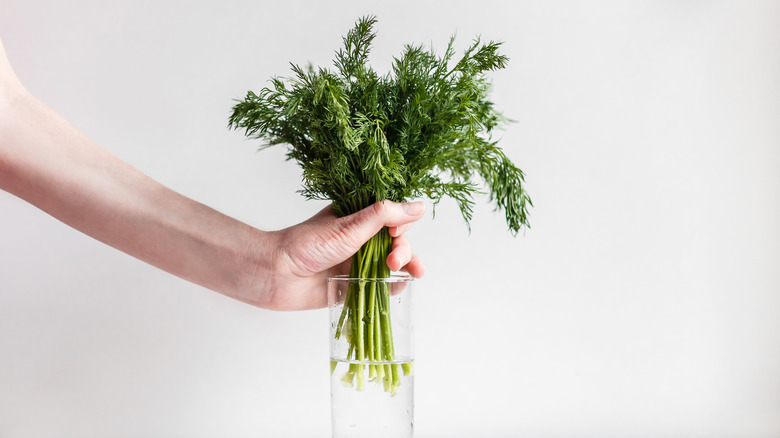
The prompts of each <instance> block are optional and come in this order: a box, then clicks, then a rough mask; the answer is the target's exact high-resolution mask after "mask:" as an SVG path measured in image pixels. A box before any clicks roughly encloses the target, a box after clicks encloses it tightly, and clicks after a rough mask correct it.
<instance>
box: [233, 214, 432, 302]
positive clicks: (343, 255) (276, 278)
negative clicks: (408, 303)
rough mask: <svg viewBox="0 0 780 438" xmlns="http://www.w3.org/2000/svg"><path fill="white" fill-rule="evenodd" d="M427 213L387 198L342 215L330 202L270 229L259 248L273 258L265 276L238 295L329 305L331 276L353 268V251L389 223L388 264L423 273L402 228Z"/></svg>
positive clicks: (244, 298)
mask: <svg viewBox="0 0 780 438" xmlns="http://www.w3.org/2000/svg"><path fill="white" fill-rule="evenodd" d="M424 212H425V205H424V204H423V203H422V202H413V203H406V204H399V203H394V202H390V201H385V202H382V203H376V204H374V205H372V206H370V207H368V208H365V209H363V210H361V211H359V212H357V213H355V214H352V215H350V216H346V217H343V218H338V217H336V215H335V214H334V213H333V210H332V209H331V208H330V207H327V208H325V209H323V210H322V211H320V212H319V213H318V214H316V215H315V216H314V217H312V218H311V219H309V220H307V221H305V222H303V223H301V224H298V225H295V226H293V227H290V228H286V229H284V230H281V231H276V232H271V233H267V234H266V235H265V236H264V237H263V238H262V239H261V241H260V242H259V245H260V248H258V250H257V252H256V253H257V254H258V255H260V256H261V257H270V258H271V259H272V260H274V262H273V263H272V266H271V267H270V269H268V270H264V269H258V276H263V277H264V278H256V279H255V281H254V284H253V285H252V286H251V287H250V288H249V290H248V291H247V293H246V294H242V295H243V296H240V297H237V298H238V299H240V300H242V301H246V302H249V303H250V304H254V305H257V306H260V307H265V308H269V309H273V310H303V309H314V308H320V307H325V306H326V305H327V278H328V277H332V276H334V275H339V274H346V273H348V272H349V266H350V262H351V257H352V255H353V254H354V253H356V252H357V251H358V249H360V247H361V246H362V245H363V244H364V243H365V242H366V241H368V239H369V238H371V236H373V235H374V234H376V233H377V232H378V231H379V230H381V229H382V227H385V226H386V227H389V231H390V235H391V236H393V247H392V251H391V252H390V255H389V256H388V257H387V266H388V267H389V268H390V269H391V270H392V271H405V272H408V273H409V274H411V275H412V276H414V277H418V278H419V277H422V276H423V274H425V266H424V265H423V263H422V261H421V260H420V258H419V257H417V256H415V255H413V254H412V252H411V247H410V246H409V242H408V240H407V239H406V237H405V236H404V235H403V233H404V231H406V230H407V229H408V228H409V227H410V226H411V223H412V222H414V221H416V220H418V219H420V218H421V217H422V216H423V214H424ZM263 271H265V272H263Z"/></svg>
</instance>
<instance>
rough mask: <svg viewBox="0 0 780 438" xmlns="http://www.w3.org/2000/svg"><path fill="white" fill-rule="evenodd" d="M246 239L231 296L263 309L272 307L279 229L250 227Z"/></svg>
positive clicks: (277, 267)
mask: <svg viewBox="0 0 780 438" xmlns="http://www.w3.org/2000/svg"><path fill="white" fill-rule="evenodd" d="M252 230H253V232H252V233H251V234H250V236H249V237H248V240H247V242H246V243H247V244H246V249H245V254H244V255H243V257H242V258H243V261H242V268H241V269H240V271H239V276H240V279H239V281H238V282H237V283H238V284H237V289H236V291H235V294H234V296H233V298H235V299H237V300H239V301H242V302H245V303H248V304H252V305H254V306H257V307H261V308H264V309H270V308H273V301H274V290H275V289H276V286H275V284H276V282H277V277H278V272H279V271H280V266H281V263H280V259H281V257H280V251H279V248H280V247H279V240H280V236H279V232H278V231H270V232H269V231H261V230H258V229H252Z"/></svg>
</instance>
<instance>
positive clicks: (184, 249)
mask: <svg viewBox="0 0 780 438" xmlns="http://www.w3.org/2000/svg"><path fill="white" fill-rule="evenodd" d="M0 189H2V190H5V191H7V192H9V193H12V194H14V195H16V196H18V197H20V198H22V199H24V200H25V201H27V202H29V203H31V204H33V205H35V206H36V207H38V208H40V209H41V210H43V211H45V212H46V213H48V214H50V215H52V216H53V217H55V218H57V219H59V220H60V221H62V222H64V223H65V224H67V225H69V226H71V227H73V228H75V229H77V230H79V231H81V232H83V233H85V234H87V235H89V236H92V237H93V238H95V239H97V240H100V241H101V242H104V243H106V244H108V245H110V246H112V247H114V248H116V249H118V250H120V251H123V252H125V253H127V254H129V255H131V256H133V257H136V258H138V259H140V260H143V261H145V262H147V263H149V264H151V265H153V266H156V267H158V268H160V269H163V270H165V271H167V272H169V273H171V274H173V275H176V276H178V277H181V278H183V279H185V280H188V281H191V282H193V283H196V284H199V285H201V286H204V287H206V288H209V289H211V290H214V291H216V292H219V293H221V294H224V295H226V296H228V297H231V298H234V299H237V300H240V301H243V302H245V303H249V304H252V305H255V306H258V307H262V308H266V309H272V310H303V309H313V308H320V307H324V306H325V305H326V300H327V298H326V279H327V278H328V277H329V276H333V275H336V274H343V273H347V272H348V270H349V259H350V257H351V256H352V254H354V253H355V252H357V250H358V249H359V248H360V246H361V245H362V244H363V243H365V242H366V241H367V240H368V239H369V238H370V237H371V236H373V235H374V234H376V233H377V232H378V231H379V230H380V229H381V228H382V227H389V230H390V234H391V235H392V236H393V237H394V240H393V250H392V252H391V253H390V255H389V256H388V258H387V264H388V266H389V267H390V269H391V270H393V271H405V272H408V273H409V274H411V275H412V276H414V277H422V276H423V274H424V273H425V267H424V265H423V263H422V261H421V260H420V259H419V258H418V257H417V256H415V255H413V254H412V252H411V248H410V245H409V242H408V240H407V239H406V237H405V236H404V234H403V233H404V231H406V230H407V229H408V228H409V226H410V225H411V223H412V222H414V221H416V220H418V219H420V218H421V217H422V216H423V214H424V210H425V207H424V205H423V204H422V203H420V202H413V203H405V204H401V203H393V202H389V201H385V202H383V203H377V204H374V205H373V206H371V207H368V208H366V209H364V210H362V211H359V212H357V213H355V214H353V215H350V216H346V217H343V218H338V217H336V216H335V214H334V213H333V211H332V210H331V208H330V207H327V208H325V209H323V210H322V211H320V212H319V213H318V214H316V215H315V216H314V217H312V218H311V219H309V220H307V221H305V222H303V223H300V224H298V225H294V226H292V227H289V228H286V229H283V230H279V231H262V230H258V229H256V228H253V227H251V226H249V225H247V224H245V223H243V222H240V221H237V220H235V219H233V218H230V217H228V216H226V215H224V214H222V213H220V212H218V211H216V210H214V209H212V208H210V207H208V206H206V205H203V204H201V203H199V202H196V201H194V200H192V199H190V198H187V197H185V196H183V195H181V194H179V193H176V192H174V191H173V190H170V189H168V188H167V187H164V186H163V185H161V184H159V183H158V182H156V181H154V180H153V179H151V178H149V177H148V176H146V175H144V174H143V173H142V172H141V171H139V170H138V169H135V168H134V167H132V166H130V165H129V164H127V163H125V162H123V161H121V160H120V159H118V158H117V157H115V156H114V155H112V154H110V153H109V152H107V151H106V150H105V149H102V148H101V147H99V146H98V145H97V144H95V143H94V142H92V141H91V140H90V139H89V138H87V137H86V136H85V135H84V134H82V133H80V132H79V131H78V130H76V129H75V128H74V127H73V126H72V125H70V124H69V123H68V122H67V121H66V120H65V119H63V118H62V117H60V116H59V115H58V114H57V113H55V112H54V111H53V110H52V109H51V108H49V107H48V106H46V105H45V104H44V103H42V102H41V101H39V100H38V99H36V98H35V97H33V96H32V95H30V93H28V92H27V90H26V89H25V88H24V86H23V85H22V83H21V82H20V81H19V79H18V78H17V76H16V74H14V72H13V69H12V68H11V65H10V63H9V62H8V58H7V57H6V54H5V49H4V48H3V45H2V42H1V41H0Z"/></svg>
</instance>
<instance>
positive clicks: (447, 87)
mask: <svg viewBox="0 0 780 438" xmlns="http://www.w3.org/2000/svg"><path fill="white" fill-rule="evenodd" d="M375 24H376V19H375V18H374V17H364V18H361V19H360V20H358V22H357V23H356V24H355V27H354V28H353V29H352V30H350V31H349V32H348V33H347V36H346V37H344V38H343V42H344V47H343V48H342V49H340V50H338V51H337V52H336V59H335V62H334V64H335V68H336V70H335V71H331V70H328V69H325V68H319V69H314V68H312V67H309V68H308V69H306V70H304V69H303V68H301V67H300V66H298V65H295V64H292V71H293V73H294V75H293V76H292V77H290V78H281V77H276V78H273V79H271V81H270V85H269V86H268V87H266V88H263V89H262V90H260V92H258V93H254V92H252V91H249V92H248V93H247V95H246V98H245V99H244V100H242V101H238V103H237V104H236V105H235V106H234V107H233V113H232V115H231V117H230V123H229V126H230V127H231V128H233V129H243V130H244V132H245V134H246V135H247V136H249V137H252V138H258V139H263V140H265V141H267V145H268V146H271V145H276V144H288V145H289V146H290V148H289V151H288V156H289V158H291V159H294V160H296V161H298V163H299V164H300V165H301V167H302V168H303V179H304V181H303V185H304V189H303V191H302V193H303V194H304V195H305V196H307V197H308V198H312V199H327V200H332V201H333V207H334V209H335V210H336V212H337V213H338V214H340V215H347V214H351V213H354V212H356V211H358V210H360V209H362V208H364V207H367V206H368V205H370V204H372V203H373V202H375V201H382V200H385V199H389V200H392V201H397V202H402V201H405V200H409V199H414V198H419V197H428V198H430V199H432V200H433V201H434V203H438V201H439V200H441V199H442V198H443V197H445V196H447V197H450V198H452V199H454V200H455V201H456V202H457V204H458V206H459V208H460V211H461V213H462V215H463V217H464V219H465V220H466V222H467V223H468V222H469V220H470V219H471V217H472V213H473V205H474V201H473V197H474V195H475V194H476V193H478V192H480V185H479V184H478V182H479V179H481V181H482V182H483V183H484V186H485V187H486V188H487V191H488V193H489V195H490V199H491V201H493V202H494V204H495V206H496V208H498V209H501V210H503V211H504V212H505V214H506V220H507V224H508V226H509V229H510V230H511V231H512V232H513V233H517V232H518V231H519V230H520V229H521V227H522V226H528V207H529V206H531V205H532V204H531V200H530V198H529V197H528V195H527V193H526V191H525V189H524V187H523V182H524V180H523V172H522V171H521V170H520V169H518V168H517V167H516V166H515V165H514V164H513V163H512V162H511V161H510V160H509V159H508V158H507V156H506V155H505V154H504V152H503V151H502V150H501V149H500V148H499V147H498V146H497V142H496V141H493V140H491V133H492V132H493V130H494V129H495V128H496V127H497V126H498V125H499V123H500V122H502V121H504V120H505V119H504V118H503V117H502V116H501V114H500V113H498V112H497V111H496V110H495V109H494V108H493V103H492V102H491V101H490V100H488V94H489V89H490V84H489V82H488V80H487V77H486V73H487V72H490V71H493V70H498V69H502V68H504V67H505V66H506V63H507V57H506V56H504V55H501V54H500V53H499V48H500V46H501V43H496V42H493V41H490V42H488V43H482V42H481V41H480V40H479V39H477V40H475V41H474V42H473V44H472V45H471V46H469V47H468V48H467V49H466V51H465V52H464V54H463V56H462V57H461V58H460V59H459V60H457V62H454V65H452V64H453V58H454V57H455V49H454V42H455V39H454V37H453V38H452V39H450V42H449V44H448V45H447V49H446V51H445V52H444V54H443V55H442V56H437V55H436V53H434V52H433V50H432V49H431V50H426V49H424V48H423V47H422V46H415V45H407V46H405V47H404V50H403V53H402V54H401V56H400V57H398V58H394V62H393V65H392V71H391V72H389V73H388V74H386V75H385V76H379V75H378V74H377V73H376V72H375V71H374V70H373V69H372V68H371V67H370V66H368V65H367V60H368V55H369V52H370V49H371V43H372V41H373V39H374V37H375V36H376V34H375V33H374V31H373V27H374V25H375Z"/></svg>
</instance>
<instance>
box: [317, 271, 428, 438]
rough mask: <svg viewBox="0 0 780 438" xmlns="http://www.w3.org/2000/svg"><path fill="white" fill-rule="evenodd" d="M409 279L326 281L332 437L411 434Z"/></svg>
mask: <svg viewBox="0 0 780 438" xmlns="http://www.w3.org/2000/svg"><path fill="white" fill-rule="evenodd" d="M413 280H414V278H413V277H411V276H409V275H393V276H390V277H389V278H385V279H356V278H349V277H347V276H342V277H333V278H329V279H328V309H329V313H330V361H331V362H330V371H331V379H330V388H331V425H332V431H333V435H332V436H333V438H391V437H392V438H411V437H412V436H413V432H414V324H413V314H412V312H413V310H414V307H413V296H414V294H413V293H412V289H413V288H412V284H413ZM361 339H362V340H363V342H362V343H361V342H360V340H361Z"/></svg>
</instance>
